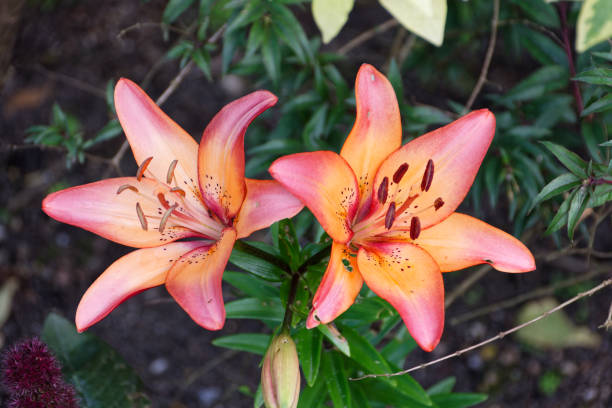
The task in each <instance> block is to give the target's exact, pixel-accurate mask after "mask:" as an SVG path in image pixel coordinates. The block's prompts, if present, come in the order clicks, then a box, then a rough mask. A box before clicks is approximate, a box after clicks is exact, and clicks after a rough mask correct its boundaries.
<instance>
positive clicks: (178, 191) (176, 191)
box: [170, 187, 185, 197]
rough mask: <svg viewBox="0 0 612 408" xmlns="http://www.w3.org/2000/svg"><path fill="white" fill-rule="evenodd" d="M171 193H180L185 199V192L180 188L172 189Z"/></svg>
mask: <svg viewBox="0 0 612 408" xmlns="http://www.w3.org/2000/svg"><path fill="white" fill-rule="evenodd" d="M170 192H171V193H179V194H180V195H182V196H183V197H185V190H183V189H182V188H180V187H173V188H171V189H170Z"/></svg>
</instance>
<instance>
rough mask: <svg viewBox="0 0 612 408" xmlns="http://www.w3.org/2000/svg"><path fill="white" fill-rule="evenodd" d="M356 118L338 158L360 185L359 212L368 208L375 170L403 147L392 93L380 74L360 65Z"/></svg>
mask: <svg viewBox="0 0 612 408" xmlns="http://www.w3.org/2000/svg"><path fill="white" fill-rule="evenodd" d="M355 99H356V102H357V117H356V119H355V124H354V125H353V129H352V130H351V133H349V135H348V137H347V139H346V141H345V142H344V146H343V147H342V151H341V152H340V155H341V156H342V157H344V159H345V160H346V161H347V162H348V164H349V165H350V166H351V168H352V169H353V171H354V172H355V176H356V177H357V180H358V182H359V189H360V195H361V204H360V207H361V208H368V207H366V206H369V204H370V203H369V200H370V197H371V195H372V184H373V182H374V176H375V175H376V170H378V167H380V164H381V163H382V161H383V160H384V159H385V158H386V157H387V156H389V154H391V153H393V152H394V151H395V150H397V149H399V147H400V146H401V145H402V123H401V118H400V112H399V106H398V104H397V98H396V96H395V91H394V90H393V87H392V86H391V83H390V82H389V81H388V80H387V78H385V76H384V75H383V74H381V73H380V72H378V71H377V70H376V68H374V67H373V66H371V65H369V64H363V65H362V66H361V68H360V69H359V72H358V73H357V79H356V80H355Z"/></svg>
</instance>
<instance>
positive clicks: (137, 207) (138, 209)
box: [136, 203, 148, 231]
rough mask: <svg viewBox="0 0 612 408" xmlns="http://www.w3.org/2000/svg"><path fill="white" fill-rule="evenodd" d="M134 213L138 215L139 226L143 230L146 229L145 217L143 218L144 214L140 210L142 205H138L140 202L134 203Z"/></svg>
mask: <svg viewBox="0 0 612 408" xmlns="http://www.w3.org/2000/svg"><path fill="white" fill-rule="evenodd" d="M136 214H137V215H138V220H139V221H140V226H141V227H142V229H143V230H145V231H146V230H147V229H148V225H147V219H146V218H145V215H144V213H143V212H142V207H141V206H140V203H136Z"/></svg>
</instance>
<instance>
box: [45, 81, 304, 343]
mask: <svg viewBox="0 0 612 408" xmlns="http://www.w3.org/2000/svg"><path fill="white" fill-rule="evenodd" d="M276 100H277V98H276V96H274V95H273V94H271V93H270V92H267V91H257V92H253V93H251V94H249V95H246V96H244V97H242V98H240V99H238V100H236V101H234V102H232V103H230V104H229V105H227V106H225V107H224V108H223V109H222V110H221V111H220V112H219V113H217V114H216V115H215V117H214V118H213V119H212V121H211V122H210V124H209V125H208V126H207V127H206V129H205V130H204V134H203V136H202V141H201V143H200V145H199V148H198V145H197V143H196V142H195V140H194V139H193V138H192V137H191V136H189V134H187V133H186V132H185V131H184V130H183V129H182V128H181V127H180V126H178V125H177V124H176V123H175V122H174V121H172V119H170V118H169V117H168V116H167V115H166V114H165V113H164V112H162V111H161V109H159V107H158V106H157V105H156V104H155V103H154V102H153V101H152V100H151V99H150V98H149V97H148V96H147V95H146V94H145V93H144V91H143V90H142V89H140V88H139V87H138V85H136V84H135V83H133V82H131V81H129V80H127V79H121V80H120V81H119V82H118V83H117V86H116V88H115V107H116V109H117V115H118V116H119V121H120V122H121V125H122V127H123V130H124V131H125V134H126V136H127V139H128V141H129V143H130V146H131V147H132V152H133V153H134V158H135V159H136V162H137V163H141V165H140V167H139V169H138V173H137V176H136V177H121V178H112V179H107V180H102V181H98V182H95V183H91V184H85V185H82V186H77V187H72V188H69V189H66V190H62V191H59V192H56V193H53V194H50V195H49V196H47V197H46V198H45V200H44V201H43V204H42V209H43V211H44V212H46V213H47V214H48V215H49V216H51V217H53V218H55V219H56V220H58V221H61V222H65V223H68V224H71V225H75V226H78V227H81V228H84V229H86V230H88V231H91V232H93V233H96V234H98V235H100V236H102V237H104V238H107V239H110V240H111V241H115V242H118V243H120V244H123V245H128V246H131V247H135V248H142V249H139V250H137V251H134V252H131V253H129V254H128V255H126V256H124V257H122V258H120V259H118V260H117V261H115V262H114V263H113V264H112V265H111V266H110V267H109V268H108V269H106V271H105V272H104V273H103V274H102V275H101V276H100V277H99V278H98V279H97V280H96V281H95V282H94V283H93V284H92V285H91V286H90V287H89V289H88V290H87V292H86V293H85V295H84V296H83V298H82V299H81V302H80V303H79V306H78V309H77V313H76V325H77V329H78V330H79V331H84V330H86V329H87V328H88V327H90V326H91V325H93V324H95V323H97V322H98V321H100V320H101V319H103V318H104V317H106V315H108V314H109V313H110V312H111V311H112V310H113V309H114V308H115V307H116V306H117V305H119V304H120V303H121V302H123V301H124V300H125V299H127V298H128V297H130V296H132V295H134V294H136V293H138V292H141V291H143V290H146V289H149V288H151V287H154V286H158V285H162V284H164V283H165V285H166V288H167V289H168V292H170V294H171V295H172V297H174V299H175V300H176V301H177V302H178V303H179V305H180V306H181V307H183V309H185V311H186V312H187V313H188V314H189V315H190V316H191V318H192V319H193V320H194V321H195V322H196V323H198V324H199V325H201V326H203V327H205V328H207V329H209V330H218V329H221V328H222V327H223V324H224V322H225V308H224V305H223V297H222V292H221V278H222V274H223V271H224V269H225V265H226V264H227V261H228V259H229V256H230V253H231V251H232V248H233V245H234V242H235V240H236V239H238V238H244V237H246V236H248V235H250V234H251V233H252V232H253V231H256V230H259V229H262V228H266V227H268V226H269V225H270V224H272V223H273V222H275V221H278V220H280V219H283V218H287V217H292V216H294V215H295V214H297V213H298V212H299V211H300V210H301V209H302V208H303V205H302V203H301V202H300V201H299V200H298V199H296V198H295V197H293V196H292V195H291V194H290V193H288V192H287V191H286V190H285V189H284V188H283V187H282V186H281V185H280V184H279V183H278V182H276V181H273V180H265V181H264V180H251V179H246V178H245V177H244V133H245V131H246V128H247V127H248V125H249V124H250V123H251V121H252V120H253V119H254V118H255V117H256V116H258V115H259V114H260V113H261V112H263V111H264V110H266V109H267V108H269V107H270V106H272V105H274V104H275V103H276ZM182 238H190V240H189V241H180V242H179V241H178V240H180V239H182Z"/></svg>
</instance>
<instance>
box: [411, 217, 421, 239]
mask: <svg viewBox="0 0 612 408" xmlns="http://www.w3.org/2000/svg"><path fill="white" fill-rule="evenodd" d="M420 234H421V220H419V217H412V219H411V220H410V239H412V240H415V239H417V238H418V237H419V235H420Z"/></svg>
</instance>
